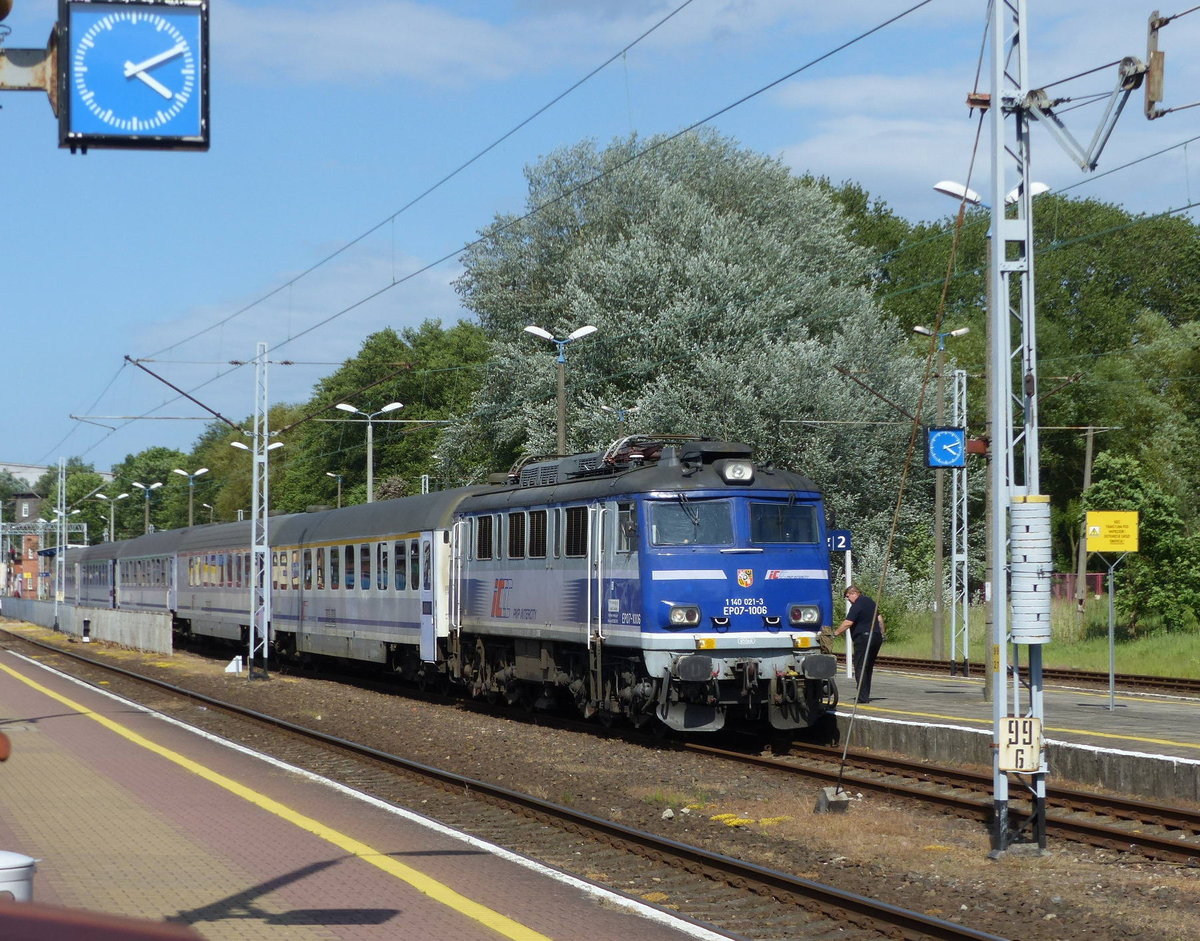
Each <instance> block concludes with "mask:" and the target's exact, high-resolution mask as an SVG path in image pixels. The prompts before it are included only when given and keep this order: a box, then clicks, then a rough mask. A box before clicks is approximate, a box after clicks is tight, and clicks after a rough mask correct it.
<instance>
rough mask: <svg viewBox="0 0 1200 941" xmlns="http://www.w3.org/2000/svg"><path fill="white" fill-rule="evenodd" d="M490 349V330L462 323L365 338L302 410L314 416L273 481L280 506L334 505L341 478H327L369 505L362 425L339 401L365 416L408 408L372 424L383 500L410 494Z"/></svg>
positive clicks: (348, 497) (349, 497)
mask: <svg viewBox="0 0 1200 941" xmlns="http://www.w3.org/2000/svg"><path fill="white" fill-rule="evenodd" d="M487 352H488V348H487V343H486V340H485V337H484V334H483V331H482V330H480V328H479V327H478V326H476V325H474V324H471V323H467V322H465V321H464V322H460V323H457V324H455V325H454V326H452V327H449V328H444V327H443V326H442V325H441V323H440V321H436V320H428V321H425V322H424V323H422V324H421V326H420V327H416V328H412V327H408V328H405V329H403V330H401V331H400V332H399V333H397V332H396V331H395V330H392V329H391V328H387V329H385V330H380V331H378V332H377V333H373V334H371V335H370V336H368V337H367V338H366V339H365V340H364V341H363V345H362V347H361V349H360V350H359V352H358V355H357V356H355V357H354V358H353V359H350V360H347V361H346V362H345V363H344V364H343V365H342V366H341V367H340V368H339V369H338V370H337V371H335V372H333V373H331V374H330V375H329V376H326V377H325V378H324V379H322V380H321V381H320V382H318V383H317V385H316V388H315V389H314V392H313V396H312V398H311V399H310V400H309V402H308V404H307V405H306V406H305V407H304V412H305V413H306V414H310V415H312V416H313V417H312V418H310V419H309V420H307V421H304V422H302V423H301V424H299V425H297V427H296V429H295V431H294V438H293V440H294V443H295V448H294V453H293V454H289V455H288V458H287V462H286V465H285V466H284V467H283V468H282V470H281V474H280V477H279V484H278V488H277V489H276V487H275V485H274V484H273V485H272V487H273V490H274V491H275V498H273V500H272V503H273V505H275V506H278V507H280V508H284V509H289V510H292V511H299V510H303V509H305V508H306V507H307V506H309V505H312V504H328V505H330V506H332V505H333V504H334V503H335V502H336V500H337V480H336V478H335V477H330V476H328V475H329V474H335V475H336V474H341V475H342V503H343V505H348V504H351V503H361V502H364V501H365V500H366V465H367V452H366V427H365V423H364V422H363V421H362V418H361V416H354V415H348V414H346V413H345V412H341V411H337V410H335V409H334V406H336V405H337V404H338V403H339V402H345V403H348V404H350V405H353V406H354V407H355V408H358V409H360V410H361V411H364V412H367V413H368V414H372V413H374V412H377V411H378V410H379V409H381V408H382V407H383V406H384V405H386V404H388V403H390V402H400V403H402V404H403V406H404V407H403V409H398V410H396V411H393V412H389V413H387V414H385V415H381V416H379V417H378V418H376V419H375V422H374V475H375V484H376V499H383V498H384V494H387V495H390V496H402V495H403V493H402V492H401V491H402V490H403V491H406V492H412V491H411V489H410V488H411V486H412V484H411V483H410V482H412V481H417V480H419V479H420V477H421V475H422V474H428V473H432V472H433V471H434V470H435V466H436V459H435V457H434V453H435V450H436V448H435V442H436V440H437V432H438V429H439V428H441V427H442V424H443V423H445V422H450V421H452V420H454V418H455V416H456V415H457V414H458V413H460V412H461V411H463V410H464V409H465V408H466V406H467V404H468V403H469V401H470V397H471V394H472V392H473V391H474V389H475V387H476V385H477V382H478V374H479V371H480V369H481V367H482V364H483V363H484V361H485V360H486V357H487ZM355 419H357V420H355ZM385 482H387V486H386V487H384V484H385ZM398 482H399V483H398ZM381 488H382V489H381Z"/></svg>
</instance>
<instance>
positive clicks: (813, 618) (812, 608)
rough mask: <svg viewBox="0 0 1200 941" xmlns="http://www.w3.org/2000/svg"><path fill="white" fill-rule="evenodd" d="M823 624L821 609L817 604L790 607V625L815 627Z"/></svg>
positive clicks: (792, 605) (791, 605)
mask: <svg viewBox="0 0 1200 941" xmlns="http://www.w3.org/2000/svg"><path fill="white" fill-rule="evenodd" d="M820 623H821V609H820V608H819V607H817V606H816V605H815V604H790V605H788V624H790V625H791V626H792V627H815V626H816V625H818V624H820Z"/></svg>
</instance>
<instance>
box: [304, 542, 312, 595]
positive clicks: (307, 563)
mask: <svg viewBox="0 0 1200 941" xmlns="http://www.w3.org/2000/svg"><path fill="white" fill-rule="evenodd" d="M312 585H313V582H312V549H305V550H304V590H305V591H312Z"/></svg>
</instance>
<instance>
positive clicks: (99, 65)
mask: <svg viewBox="0 0 1200 941" xmlns="http://www.w3.org/2000/svg"><path fill="white" fill-rule="evenodd" d="M205 13H206V8H205V7H204V6H203V5H201V4H171V5H166V4H161V3H136V2H135V3H103V2H87V3H83V2H75V3H69V4H68V32H67V35H68V43H69V48H68V49H67V50H66V54H67V56H68V57H69V59H68V63H67V70H68V72H67V87H66V88H65V89H64V92H65V93H66V95H67V96H68V97H69V100H68V102H67V106H68V111H67V113H68V115H69V126H68V127H67V137H68V142H70V139H71V138H77V139H80V140H81V141H83V142H87V141H88V140H91V141H93V142H97V138H99V139H101V142H102V141H103V139H105V138H108V139H110V142H111V139H114V138H126V139H130V140H136V139H139V138H147V137H149V138H156V139H162V138H172V139H177V140H179V141H191V142H199V141H201V140H203V141H204V142H205V144H206V143H207V115H206V107H205V102H204V93H205V85H206V81H205V75H204V65H203V61H202V56H203V54H204V38H205V37H204V35H203V33H204V30H203V26H204V25H205V24H204V16H205Z"/></svg>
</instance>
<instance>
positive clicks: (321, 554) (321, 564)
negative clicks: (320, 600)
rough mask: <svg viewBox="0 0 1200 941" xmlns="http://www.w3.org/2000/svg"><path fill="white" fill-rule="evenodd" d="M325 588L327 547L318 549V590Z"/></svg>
mask: <svg viewBox="0 0 1200 941" xmlns="http://www.w3.org/2000/svg"><path fill="white" fill-rule="evenodd" d="M324 590H325V547H324V546H322V547H321V548H319V549H318V550H317V591H324Z"/></svg>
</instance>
